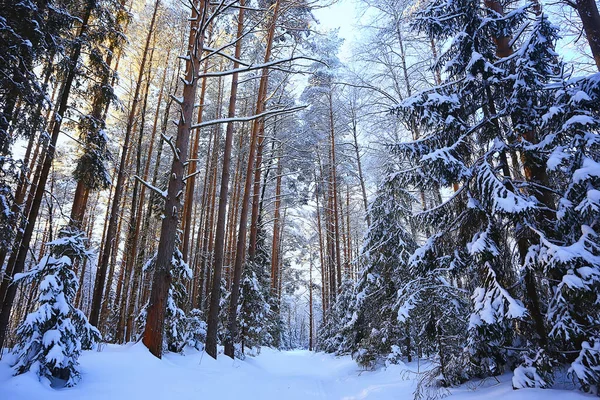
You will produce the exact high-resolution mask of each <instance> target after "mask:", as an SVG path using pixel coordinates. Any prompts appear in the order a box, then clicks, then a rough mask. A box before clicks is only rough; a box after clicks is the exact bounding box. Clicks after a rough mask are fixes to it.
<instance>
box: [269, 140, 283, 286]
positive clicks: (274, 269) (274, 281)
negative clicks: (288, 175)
mask: <svg viewBox="0 0 600 400" xmlns="http://www.w3.org/2000/svg"><path fill="white" fill-rule="evenodd" d="M281 151H282V149H281V148H280V149H279V152H280V155H279V158H278V159H277V180H276V183H275V212H274V215H273V219H274V221H273V247H272V250H271V292H273V294H274V295H277V292H276V289H278V288H279V236H280V235H279V231H280V229H281V221H280V214H281V213H280V208H281V180H282V176H283V173H282V172H283V171H282V170H283V164H282V163H281Z"/></svg>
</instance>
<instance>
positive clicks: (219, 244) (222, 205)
mask: <svg viewBox="0 0 600 400" xmlns="http://www.w3.org/2000/svg"><path fill="white" fill-rule="evenodd" d="M245 3H246V2H245V0H241V1H240V10H239V12H238V25H237V38H238V39H241V37H242V34H243V30H244V6H245ZM234 54H235V55H234V57H235V59H239V58H240V56H241V54H242V41H241V40H238V41H237V42H236V45H235V53H234ZM238 67H239V63H237V62H234V63H233V69H236V68H238ZM237 90H238V74H237V73H234V74H233V76H232V78H231V89H230V92H229V110H228V112H227V118H234V117H235V111H236V103H237ZM233 128H234V126H233V122H231V121H230V122H228V123H227V127H226V131H225V148H224V151H223V167H222V172H221V183H220V188H219V206H218V207H219V210H218V213H217V228H216V232H215V239H214V252H215V258H214V265H213V278H212V291H211V297H210V306H209V312H208V319H207V324H208V330H207V333H206V352H207V353H208V355H210V356H211V357H213V358H215V359H216V358H217V327H218V324H219V301H220V298H221V277H222V273H223V258H224V249H225V221H226V219H227V200H228V191H229V175H230V169H231V168H230V164H231V153H232V147H233Z"/></svg>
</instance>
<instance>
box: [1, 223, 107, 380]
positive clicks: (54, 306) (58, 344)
mask: <svg viewBox="0 0 600 400" xmlns="http://www.w3.org/2000/svg"><path fill="white" fill-rule="evenodd" d="M47 246H48V248H49V250H50V254H49V255H46V256H44V257H43V258H42V259H41V260H40V262H39V263H38V265H36V266H35V267H34V268H33V269H31V270H30V271H28V272H25V273H23V274H19V275H17V276H15V279H14V283H15V284H17V283H29V284H32V283H34V282H37V283H39V288H38V290H39V297H38V304H39V307H38V309H37V310H36V311H34V312H32V313H30V314H29V315H27V317H26V318H25V321H23V322H22V323H21V325H19V327H18V329H17V335H18V338H19V340H18V342H17V343H18V344H17V346H16V347H15V348H14V349H13V352H14V354H15V355H16V357H17V362H16V363H15V365H14V367H13V368H14V370H15V373H17V374H22V373H24V372H27V371H33V372H35V373H36V374H37V375H38V376H39V378H40V380H44V381H46V382H48V383H49V384H52V385H53V386H62V385H64V386H74V385H75V384H77V382H78V381H79V380H80V378H81V376H80V373H79V367H78V365H79V364H78V362H77V359H78V358H79V355H80V354H81V351H82V350H86V349H91V348H92V347H93V346H94V345H95V344H96V343H97V342H98V341H99V340H100V333H99V332H98V330H97V329H96V328H94V327H93V326H91V325H90V324H89V323H88V320H87V318H86V316H85V315H84V313H83V312H81V311H80V310H78V309H76V308H75V307H74V305H73V303H74V300H75V295H76V293H77V289H78V280H77V277H76V275H75V273H74V272H73V270H72V269H71V268H72V265H73V263H74V261H75V260H79V261H81V260H83V259H85V258H87V257H88V256H89V253H88V251H87V250H86V245H85V239H84V237H83V235H82V234H81V233H80V232H78V231H72V230H70V229H69V228H65V229H63V230H62V231H61V232H60V235H59V238H58V239H57V240H55V241H52V242H50V243H47Z"/></svg>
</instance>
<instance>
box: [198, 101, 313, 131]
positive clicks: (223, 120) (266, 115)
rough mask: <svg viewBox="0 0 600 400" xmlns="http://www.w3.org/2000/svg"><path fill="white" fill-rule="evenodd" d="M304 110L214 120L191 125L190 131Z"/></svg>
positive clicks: (278, 111)
mask: <svg viewBox="0 0 600 400" xmlns="http://www.w3.org/2000/svg"><path fill="white" fill-rule="evenodd" d="M304 108H306V106H298V107H292V108H278V109H276V110H269V111H265V112H263V113H260V114H256V115H251V116H249V117H234V118H221V119H214V120H212V121H206V122H201V123H199V124H196V125H192V127H191V129H198V128H204V127H207V126H212V125H217V124H226V123H229V122H249V121H253V120H255V119H258V118H263V117H268V116H271V115H281V114H289V113H293V112H296V111H298V110H302V109H304Z"/></svg>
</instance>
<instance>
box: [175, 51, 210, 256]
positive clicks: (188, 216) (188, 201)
mask: <svg viewBox="0 0 600 400" xmlns="http://www.w3.org/2000/svg"><path fill="white" fill-rule="evenodd" d="M207 71H208V60H206V61H205V62H204V73H206V72H207ZM207 80H208V78H207V77H204V78H202V86H201V89H200V101H199V104H200V106H199V107H198V117H197V121H198V123H201V122H202V115H203V113H204V98H205V96H206V83H207ZM199 147H200V129H197V130H196V135H195V140H194V145H193V147H192V153H191V160H190V165H189V169H188V174H189V175H191V176H190V178H189V179H188V181H187V182H186V185H185V186H186V191H185V203H184V210H185V212H184V216H183V225H184V227H183V245H182V249H181V252H182V253H183V259H184V261H186V262H187V261H188V254H189V252H190V230H191V224H192V207H191V205H192V204H193V202H194V192H195V190H196V174H195V172H196V169H197V168H198V156H199V154H198V148H199Z"/></svg>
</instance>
